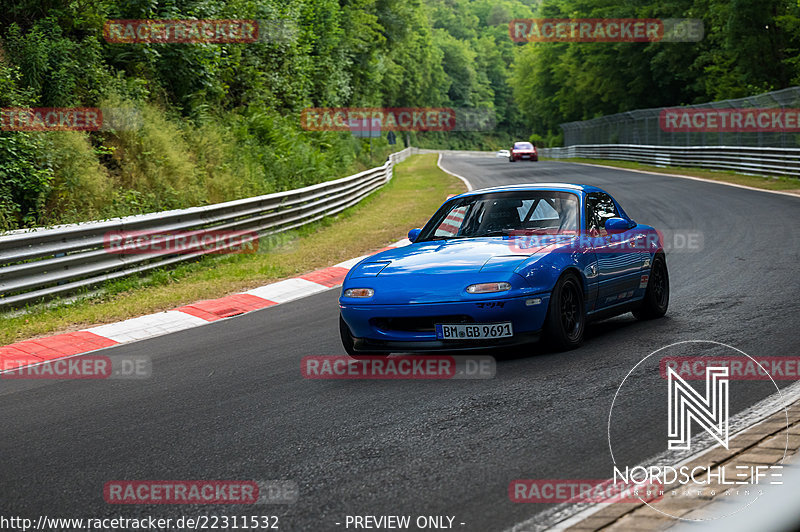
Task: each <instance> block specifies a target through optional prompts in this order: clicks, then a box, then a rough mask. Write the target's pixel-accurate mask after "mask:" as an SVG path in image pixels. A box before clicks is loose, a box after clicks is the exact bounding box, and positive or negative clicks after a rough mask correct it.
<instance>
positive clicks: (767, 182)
mask: <svg viewBox="0 0 800 532" xmlns="http://www.w3.org/2000/svg"><path fill="white" fill-rule="evenodd" d="M542 159H543V160H548V161H564V162H569V163H589V164H602V165H605V166H614V167H617V168H629V169H631V170H644V171H647V172H655V173H658V174H681V175H688V176H691V177H702V178H703V179H710V180H712V181H723V182H725V183H733V184H735V185H745V186H748V187H753V188H763V189H764V190H785V191H792V192H797V193H800V179H797V178H794V177H786V176H777V177H762V176H756V175H745V174H738V173H736V172H729V171H726V170H707V169H704V168H693V167H683V166H670V167H668V168H664V167H660V166H652V165H649V164H642V163H636V162H632V161H616V160H608V159H584V158H582V157H574V158H570V159H551V158H544V157H542Z"/></svg>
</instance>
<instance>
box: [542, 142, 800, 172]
mask: <svg viewBox="0 0 800 532" xmlns="http://www.w3.org/2000/svg"><path fill="white" fill-rule="evenodd" d="M539 154H540V156H542V157H551V158H553V159H568V158H573V157H582V158H587V159H611V160H621V161H634V162H638V163H645V164H652V165H655V166H694V167H699V168H709V169H712V170H732V171H735V172H741V173H745V174H755V175H787V176H794V177H800V149H792V148H750V147H740V146H644V145H638V144H580V145H576V146H567V147H565V148H542V149H540V150H539Z"/></svg>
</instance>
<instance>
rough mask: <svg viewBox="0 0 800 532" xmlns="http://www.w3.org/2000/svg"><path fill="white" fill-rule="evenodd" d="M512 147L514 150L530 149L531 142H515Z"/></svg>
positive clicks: (531, 146)
mask: <svg viewBox="0 0 800 532" xmlns="http://www.w3.org/2000/svg"><path fill="white" fill-rule="evenodd" d="M514 149H515V150H532V149H533V144H531V143H530V142H517V143H516V144H514Z"/></svg>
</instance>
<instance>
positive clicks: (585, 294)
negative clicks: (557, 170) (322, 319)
mask: <svg viewBox="0 0 800 532" xmlns="http://www.w3.org/2000/svg"><path fill="white" fill-rule="evenodd" d="M408 238H409V239H410V240H411V242H412V244H411V245H409V246H406V247H401V248H397V249H391V250H388V251H384V252H382V253H378V254H377V255H373V256H371V257H369V258H366V259H364V260H363V261H361V262H360V263H358V264H357V265H356V266H355V267H353V269H351V270H350V272H349V273H348V275H347V277H346V279H345V281H344V285H343V286H342V295H341V297H340V298H339V307H340V309H341V315H340V320H339V326H340V332H341V337H342V343H343V345H344V348H345V350H346V351H347V352H348V353H349V354H351V355H359V354H371V353H390V352H420V351H437V350H441V351H452V350H459V349H476V348H489V347H500V346H510V345H516V344H521V343H525V342H529V341H532V340H535V339H538V338H539V337H540V336H544V337H545V338H546V339H547V340H548V341H549V342H550V343H551V344H552V345H553V347H555V348H556V349H559V350H564V349H571V348H574V347H577V346H578V345H580V344H581V342H582V340H583V336H584V329H585V325H586V322H587V320H590V319H592V320H593V319H602V318H607V317H610V316H614V315H618V314H623V313H625V312H631V311H632V312H633V313H634V315H635V316H636V317H638V318H640V319H650V318H657V317H660V316H663V315H664V314H665V313H666V311H667V305H668V303H669V276H668V273H667V263H666V259H665V257H664V250H663V246H662V239H661V237H660V235H659V233H658V232H656V231H655V230H654V229H653V228H652V227H650V226H647V225H642V224H637V223H636V222H634V221H633V220H631V219H630V217H629V216H628V215H627V214H625V211H623V210H622V207H620V205H619V204H618V203H617V202H616V201H615V200H614V199H613V198H612V197H611V196H609V195H608V194H607V193H606V192H604V191H603V190H601V189H599V188H597V187H593V186H587V185H568V184H535V185H533V184H532V185H513V186H502V187H495V188H488V189H483V190H477V191H473V192H467V193H465V194H461V195H459V196H455V197H453V198H450V199H448V200H447V201H446V202H445V203H444V204H443V205H442V206H441V207H440V208H439V210H438V211H437V212H436V214H435V215H434V216H433V217H432V218H431V219H430V220H429V221H428V223H427V224H426V225H425V227H423V228H422V229H412V230H411V231H409V233H408Z"/></svg>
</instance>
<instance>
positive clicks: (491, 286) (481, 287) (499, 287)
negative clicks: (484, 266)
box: [467, 283, 511, 294]
mask: <svg viewBox="0 0 800 532" xmlns="http://www.w3.org/2000/svg"><path fill="white" fill-rule="evenodd" d="M507 290H511V285H510V284H509V283H478V284H473V285H470V286H468V287H467V293H468V294H491V293H492V292H505V291H507Z"/></svg>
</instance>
